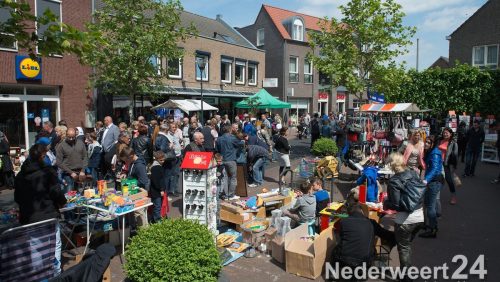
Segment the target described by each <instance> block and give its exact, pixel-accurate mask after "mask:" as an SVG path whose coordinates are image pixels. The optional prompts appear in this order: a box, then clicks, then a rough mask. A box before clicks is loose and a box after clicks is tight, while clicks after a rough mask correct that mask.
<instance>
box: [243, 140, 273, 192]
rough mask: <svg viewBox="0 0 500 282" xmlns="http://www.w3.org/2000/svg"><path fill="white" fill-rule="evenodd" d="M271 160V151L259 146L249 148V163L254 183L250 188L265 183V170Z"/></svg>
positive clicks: (249, 146)
mask: <svg viewBox="0 0 500 282" xmlns="http://www.w3.org/2000/svg"><path fill="white" fill-rule="evenodd" d="M268 159H269V151H268V150H266V149H264V148H263V147H262V146H259V145H248V146H247V163H248V165H249V166H251V167H252V172H253V183H252V184H250V185H248V186H249V187H257V186H260V185H262V184H263V183H264V168H265V166H266V162H267V160H268Z"/></svg>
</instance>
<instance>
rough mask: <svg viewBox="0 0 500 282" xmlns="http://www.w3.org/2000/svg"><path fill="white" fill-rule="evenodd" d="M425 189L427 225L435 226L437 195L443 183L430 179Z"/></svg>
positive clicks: (433, 227)
mask: <svg viewBox="0 0 500 282" xmlns="http://www.w3.org/2000/svg"><path fill="white" fill-rule="evenodd" d="M427 185H428V186H429V187H427V190H425V195H424V205H425V210H426V211H427V227H429V228H432V229H435V228H437V201H438V195H439V192H440V191H441V187H443V184H442V183H441V182H440V181H432V182H430V183H429V184H427Z"/></svg>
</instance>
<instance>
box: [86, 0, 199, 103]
mask: <svg viewBox="0 0 500 282" xmlns="http://www.w3.org/2000/svg"><path fill="white" fill-rule="evenodd" d="M103 3H104V7H103V8H102V9H100V10H97V11H96V12H95V14H94V17H95V20H94V22H92V23H89V24H88V25H87V29H88V30H89V31H90V32H95V33H97V32H100V33H101V36H94V37H90V38H89V40H88V42H87V43H88V45H89V47H90V48H89V49H88V50H87V52H86V53H85V54H84V62H86V63H88V64H89V65H91V66H92V67H94V70H95V71H94V73H93V75H92V77H91V79H92V82H93V84H94V86H96V87H99V88H100V89H102V90H103V92H104V93H105V94H119V95H124V94H125V95H130V96H134V95H137V94H150V95H154V94H155V93H158V91H159V90H161V89H162V88H163V84H164V83H163V79H164V78H166V77H167V75H168V73H167V71H166V70H165V69H162V64H160V65H157V64H156V63H152V61H151V59H152V58H162V59H166V58H170V59H175V58H182V53H183V51H182V49H180V48H179V46H178V44H179V42H181V41H185V40H186V39H187V38H188V37H190V35H191V34H193V33H194V32H195V30H194V28H193V27H192V26H190V27H188V28H186V27H183V26H182V25H181V19H180V12H181V11H182V5H181V3H180V1H178V0H168V1H156V0H134V1H123V0H103ZM153 61H154V60H153ZM131 100H132V99H131Z"/></svg>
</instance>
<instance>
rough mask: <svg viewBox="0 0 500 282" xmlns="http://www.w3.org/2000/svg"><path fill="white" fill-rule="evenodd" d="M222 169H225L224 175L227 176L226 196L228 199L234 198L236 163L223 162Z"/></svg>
mask: <svg viewBox="0 0 500 282" xmlns="http://www.w3.org/2000/svg"><path fill="white" fill-rule="evenodd" d="M223 164H224V168H225V169H226V173H227V176H228V178H229V179H228V182H229V183H228V187H227V196H228V197H229V198H231V197H233V196H234V193H235V192H236V184H237V182H236V181H237V180H236V176H237V171H238V167H237V164H236V161H227V162H223Z"/></svg>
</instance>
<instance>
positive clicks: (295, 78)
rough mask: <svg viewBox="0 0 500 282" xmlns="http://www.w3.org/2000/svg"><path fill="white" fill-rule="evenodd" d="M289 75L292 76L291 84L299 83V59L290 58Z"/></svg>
mask: <svg viewBox="0 0 500 282" xmlns="http://www.w3.org/2000/svg"><path fill="white" fill-rule="evenodd" d="M288 73H289V74H290V82H299V58H297V57H290V64H289V67H288Z"/></svg>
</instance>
